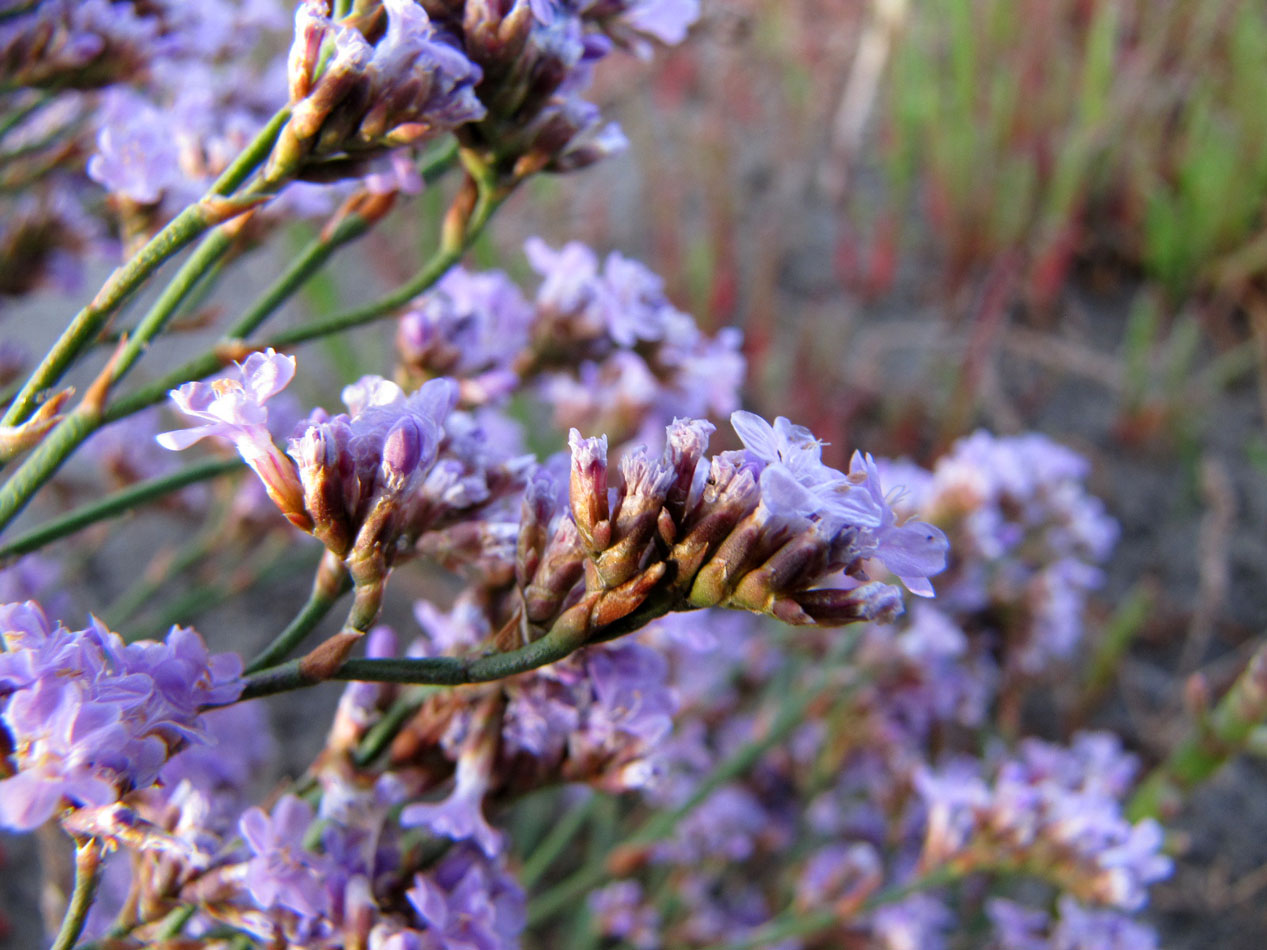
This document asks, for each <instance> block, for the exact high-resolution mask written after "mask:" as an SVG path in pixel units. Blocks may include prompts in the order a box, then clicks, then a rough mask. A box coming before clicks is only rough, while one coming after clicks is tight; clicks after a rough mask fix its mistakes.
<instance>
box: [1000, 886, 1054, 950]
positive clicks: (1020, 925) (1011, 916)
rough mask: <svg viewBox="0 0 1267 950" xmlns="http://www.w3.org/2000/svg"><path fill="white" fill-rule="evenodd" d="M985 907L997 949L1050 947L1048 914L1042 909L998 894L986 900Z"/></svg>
mask: <svg viewBox="0 0 1267 950" xmlns="http://www.w3.org/2000/svg"><path fill="white" fill-rule="evenodd" d="M985 911H986V914H987V915H988V916H989V918H990V923H991V925H993V927H994V935H995V937H994V944H993V946H996V947H998V948H999V950H1051V943H1050V942H1049V941H1048V939H1047V928H1048V926H1049V925H1050V923H1051V918H1050V917H1049V916H1048V915H1047V913H1046V912H1045V911H1041V910H1037V909H1036V908H1033V907H1026V906H1025V905H1024V904H1018V903H1016V902H1015V901H1010V900H1004V899H1003V898H1000V897H994V898H991V899H990V900H988V901H986V905H985Z"/></svg>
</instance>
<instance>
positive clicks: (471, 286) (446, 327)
mask: <svg viewBox="0 0 1267 950" xmlns="http://www.w3.org/2000/svg"><path fill="white" fill-rule="evenodd" d="M534 318H535V313H534V311H533V309H532V307H531V306H530V305H529V304H528V302H527V301H526V300H525V299H524V298H523V295H522V294H521V293H520V291H519V288H518V287H516V286H515V285H514V284H513V283H511V281H510V279H509V278H508V277H507V276H506V275H505V274H503V273H502V272H500V271H490V272H488V273H483V274H472V273H470V272H469V271H467V270H465V269H464V268H462V267H455V268H454V269H453V270H451V271H449V273H448V274H447V275H445V277H444V279H443V280H441V281H440V283H439V284H438V285H437V286H436V289H435V290H433V291H431V292H430V293H428V294H426V295H424V296H423V297H420V298H419V299H418V300H417V301H415V302H414V305H413V307H412V308H411V309H410V310H408V311H406V312H405V314H404V315H403V316H402V317H401V321H400V328H399V330H398V331H397V345H398V346H399V348H400V350H401V354H402V356H403V357H404V359H405V361H406V362H407V363H408V364H409V365H411V366H417V367H420V368H422V369H425V370H427V371H428V372H431V373H440V374H445V375H456V376H472V375H474V374H477V373H491V372H494V371H502V372H508V371H509V370H510V369H511V364H512V361H513V360H514V358H515V357H516V356H517V355H518V354H519V353H520V352H521V351H522V350H523V349H524V348H525V347H526V346H527V344H528V332H529V329H530V327H531V326H532V323H533V320H534Z"/></svg>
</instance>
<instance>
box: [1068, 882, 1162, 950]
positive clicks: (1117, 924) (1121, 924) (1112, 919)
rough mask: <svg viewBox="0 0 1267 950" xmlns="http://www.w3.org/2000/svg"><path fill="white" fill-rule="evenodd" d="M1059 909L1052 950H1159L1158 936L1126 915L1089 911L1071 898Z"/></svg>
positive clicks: (1111, 911)
mask: <svg viewBox="0 0 1267 950" xmlns="http://www.w3.org/2000/svg"><path fill="white" fill-rule="evenodd" d="M1058 908H1059V919H1058V920H1057V921H1056V925H1055V927H1054V928H1053V930H1052V933H1051V938H1050V939H1051V942H1050V944H1049V946H1050V947H1051V950H1157V946H1158V944H1157V934H1156V932H1154V931H1153V930H1152V928H1150V927H1148V926H1147V925H1145V924H1143V923H1141V922H1140V921H1138V920H1133V919H1132V918H1130V917H1128V916H1127V915H1125V914H1122V913H1119V912H1117V911H1113V910H1100V909H1089V908H1085V907H1083V906H1082V905H1081V904H1079V903H1078V902H1077V901H1076V900H1074V899H1073V898H1072V897H1070V896H1069V895H1067V894H1066V895H1064V896H1062V897H1061V898H1060V902H1059V905H1058Z"/></svg>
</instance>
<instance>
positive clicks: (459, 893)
mask: <svg viewBox="0 0 1267 950" xmlns="http://www.w3.org/2000/svg"><path fill="white" fill-rule="evenodd" d="M405 896H406V898H408V900H409V903H410V904H411V905H412V907H413V909H414V912H415V914H416V915H417V917H418V919H419V920H420V921H421V922H422V923H424V924H425V925H426V927H427V936H428V938H430V941H431V942H428V943H426V944H425V946H426V947H427V948H428V950H431V948H435V950H465V948H468V947H473V948H480V950H485V948H487V950H512V948H514V947H518V946H519V936H520V934H521V933H522V932H523V929H524V927H525V926H526V924H527V918H526V907H525V900H524V892H523V889H522V888H521V887H520V886H519V884H518V882H516V881H515V879H514V878H513V877H512V876H511V875H510V874H509V873H508V872H507V871H506V869H505V867H504V866H503V865H501V864H499V863H494V862H492V861H490V860H488V859H487V858H485V857H484V855H482V854H481V853H480V852H479V851H477V850H476V849H473V848H469V847H459V848H455V849H453V850H452V851H450V852H449V853H448V854H446V855H445V857H444V858H443V859H442V860H441V861H440V862H439V864H437V865H436V866H435V868H434V869H432V870H431V871H430V872H428V873H427V874H419V875H417V876H415V878H414V886H413V887H411V888H410V889H409V890H408V891H406V892H405Z"/></svg>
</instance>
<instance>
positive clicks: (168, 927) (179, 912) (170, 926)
mask: <svg viewBox="0 0 1267 950" xmlns="http://www.w3.org/2000/svg"><path fill="white" fill-rule="evenodd" d="M196 913H198V907H197V906H196V905H194V904H185V905H184V906H183V907H177V908H176V909H175V910H174V911H172V912H171V913H170V914H168V915H167V917H166V918H165V919H164V920H163V925H162V926H161V927H159V929H158V933H156V934H155V935H154V936H155V939H157V940H171V939H172V938H174V937H179V936H180V933H181V931H182V930H184V929H185V924H187V923H189V921H190V920H192V919H193V916H194V914H196Z"/></svg>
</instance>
